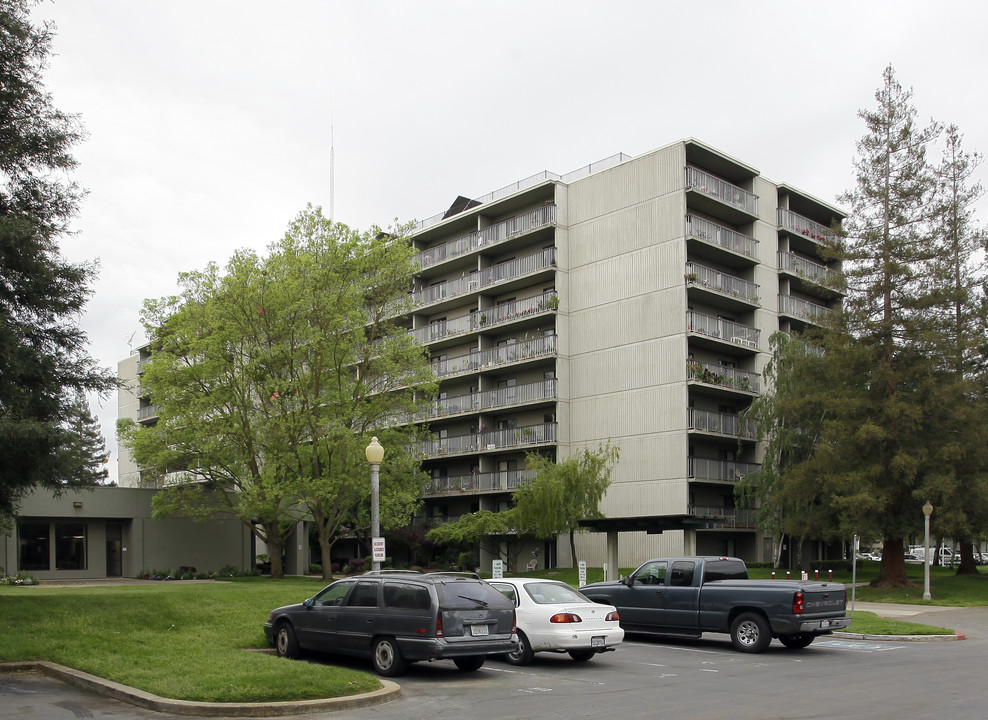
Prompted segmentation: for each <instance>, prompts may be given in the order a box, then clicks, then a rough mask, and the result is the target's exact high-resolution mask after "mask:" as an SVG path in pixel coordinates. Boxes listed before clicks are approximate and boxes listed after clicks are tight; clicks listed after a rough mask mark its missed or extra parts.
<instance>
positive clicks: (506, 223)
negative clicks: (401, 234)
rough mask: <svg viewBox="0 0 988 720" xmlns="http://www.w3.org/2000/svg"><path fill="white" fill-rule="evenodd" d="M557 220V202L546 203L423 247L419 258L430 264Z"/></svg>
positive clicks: (426, 265) (422, 263)
mask: <svg viewBox="0 0 988 720" xmlns="http://www.w3.org/2000/svg"><path fill="white" fill-rule="evenodd" d="M554 222H556V206H555V205H552V204H550V205H545V206H543V207H540V208H537V209H535V210H532V211H531V212H527V213H525V214H523V215H517V216H515V217H512V218H508V219H507V220H502V221H501V222H499V223H496V224H494V225H491V226H490V227H486V228H484V229H483V230H477V231H476V232H472V233H470V234H469V235H464V236H463V237H460V238H457V239H456V240H450V241H449V242H447V243H443V244H441V245H436V246H435V247H431V248H428V249H427V250H423V251H422V252H420V253H419V256H418V260H419V263H420V264H421V266H422V267H423V268H427V267H431V266H433V265H436V264H438V263H441V262H445V261H446V260H451V259H452V258H455V257H459V256H461V255H465V254H467V253H468V252H472V251H473V250H477V249H479V248H482V247H487V246H489V245H494V244H496V243H500V242H504V241H505V240H509V239H511V238H513V237H515V236H517V235H521V234H523V233H527V232H531V231H532V230H537V229H538V228H541V227H545V226H547V225H551V224H552V223H554Z"/></svg>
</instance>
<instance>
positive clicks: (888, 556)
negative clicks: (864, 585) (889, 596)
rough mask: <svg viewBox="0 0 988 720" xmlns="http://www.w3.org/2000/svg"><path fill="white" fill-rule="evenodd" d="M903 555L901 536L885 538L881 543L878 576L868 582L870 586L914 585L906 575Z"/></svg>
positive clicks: (895, 586)
mask: <svg viewBox="0 0 988 720" xmlns="http://www.w3.org/2000/svg"><path fill="white" fill-rule="evenodd" d="M905 555H906V554H905V551H904V550H903V545H902V538H885V542H883V543H882V564H881V565H880V566H879V568H878V577H876V578H875V579H874V580H872V581H871V583H870V584H871V587H881V588H907V587H915V585H914V583H913V581H912V580H910V579H909V578H907V577H906V558H905ZM924 562H926V561H925V560H924Z"/></svg>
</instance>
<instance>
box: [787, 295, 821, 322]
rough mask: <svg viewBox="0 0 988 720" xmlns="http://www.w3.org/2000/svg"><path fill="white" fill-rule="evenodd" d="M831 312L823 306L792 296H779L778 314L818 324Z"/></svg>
mask: <svg viewBox="0 0 988 720" xmlns="http://www.w3.org/2000/svg"><path fill="white" fill-rule="evenodd" d="M832 312H833V310H831V309H830V308H828V307H826V306H825V305H817V304H816V303H812V302H809V301H807V300H803V299H802V298H797V297H793V296H792V295H779V314H780V315H790V316H792V317H796V318H799V319H801V320H807V321H808V322H819V321H820V320H822V319H823V318H825V317H826V316H827V315H829V314H830V313H832Z"/></svg>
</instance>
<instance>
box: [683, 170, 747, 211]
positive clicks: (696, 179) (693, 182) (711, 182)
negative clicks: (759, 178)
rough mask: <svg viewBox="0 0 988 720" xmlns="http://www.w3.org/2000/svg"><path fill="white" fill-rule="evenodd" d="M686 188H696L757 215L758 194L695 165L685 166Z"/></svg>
mask: <svg viewBox="0 0 988 720" xmlns="http://www.w3.org/2000/svg"><path fill="white" fill-rule="evenodd" d="M686 189H687V190H696V191H698V192H701V193H703V194H704V195H709V196H710V197H712V198H716V199H717V200H720V201H721V202H724V203H727V204H728V205H732V206H734V207H736V208H738V209H739V210H743V211H744V212H746V213H748V214H749V215H758V196H757V195H752V194H751V193H750V192H748V191H747V190H743V189H741V188H739V187H738V186H737V185H733V184H731V183H729V182H727V180H721V179H720V178H719V177H717V176H716V175H711V174H710V173H706V172H704V171H703V170H700V169H699V168H695V167H687V168H686Z"/></svg>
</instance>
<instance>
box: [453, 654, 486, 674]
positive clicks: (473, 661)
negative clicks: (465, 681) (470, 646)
mask: <svg viewBox="0 0 988 720" xmlns="http://www.w3.org/2000/svg"><path fill="white" fill-rule="evenodd" d="M484 660H486V658H485V657H484V656H483V655H468V656H467V657H458V658H453V663H454V664H455V665H456V667H458V668H459V669H460V670H462V671H463V672H473V671H474V670H480V668H482V667H483V666H484Z"/></svg>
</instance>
